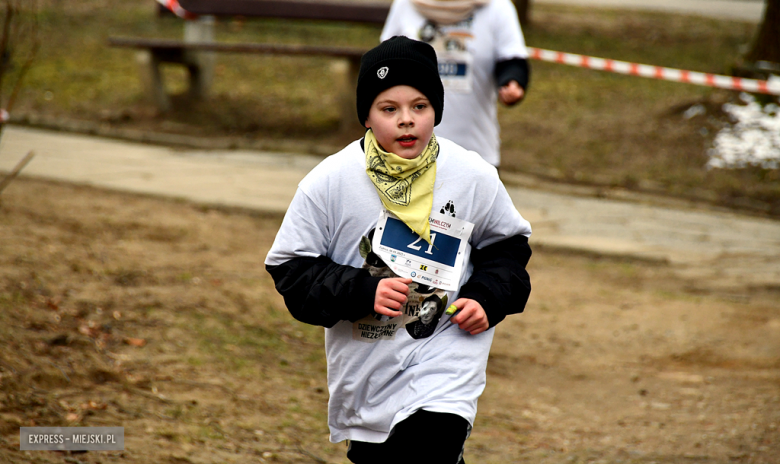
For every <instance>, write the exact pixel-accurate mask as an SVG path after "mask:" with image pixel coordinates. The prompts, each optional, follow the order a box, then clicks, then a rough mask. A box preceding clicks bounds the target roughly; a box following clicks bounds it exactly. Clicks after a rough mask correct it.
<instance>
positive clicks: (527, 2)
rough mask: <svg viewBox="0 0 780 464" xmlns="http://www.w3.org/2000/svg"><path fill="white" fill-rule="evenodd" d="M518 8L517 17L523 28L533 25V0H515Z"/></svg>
mask: <svg viewBox="0 0 780 464" xmlns="http://www.w3.org/2000/svg"><path fill="white" fill-rule="evenodd" d="M514 3H515V8H516V9H517V17H518V18H520V25H521V26H522V27H523V29H529V28H530V27H531V0H514Z"/></svg>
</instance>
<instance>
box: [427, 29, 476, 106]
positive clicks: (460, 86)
mask: <svg viewBox="0 0 780 464" xmlns="http://www.w3.org/2000/svg"><path fill="white" fill-rule="evenodd" d="M472 23H473V21H472V19H471V18H469V19H467V20H464V21H461V22H459V23H456V24H452V25H447V26H442V25H437V24H435V23H433V22H431V21H428V22H426V23H425V24H424V25H423V27H422V28H420V31H419V38H420V40H421V41H423V42H427V43H429V44H431V46H432V47H433V48H434V50H436V58H437V59H438V61H439V77H441V81H442V83H443V84H444V92H445V94H446V92H455V93H470V92H471V88H472V80H473V74H472V64H473V62H474V58H473V56H472V54H471V52H470V51H469V48H468V44H469V41H471V40H472V39H473V38H474V34H473V33H472Z"/></svg>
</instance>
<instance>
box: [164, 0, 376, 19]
mask: <svg viewBox="0 0 780 464" xmlns="http://www.w3.org/2000/svg"><path fill="white" fill-rule="evenodd" d="M179 5H181V7H182V8H184V9H185V10H187V11H188V12H190V13H193V14H196V15H213V16H247V17H258V18H285V19H324V20H330V21H349V22H360V23H374V24H384V22H385V19H386V18H387V14H388V12H389V11H390V3H389V2H388V3H376V2H373V3H368V2H360V1H351V2H345V1H341V2H333V1H323V2H314V1H300V0H179Z"/></svg>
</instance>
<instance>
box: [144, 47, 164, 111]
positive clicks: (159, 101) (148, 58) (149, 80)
mask: <svg viewBox="0 0 780 464" xmlns="http://www.w3.org/2000/svg"><path fill="white" fill-rule="evenodd" d="M136 63H137V64H138V68H139V71H140V74H141V84H142V85H143V87H144V92H145V94H146V96H147V98H148V99H149V100H151V102H152V103H153V104H154V105H155V106H156V107H157V109H158V110H159V111H160V112H163V113H164V112H167V111H170V109H171V100H170V98H168V94H167V93H166V92H165V85H164V84H163V80H162V75H161V73H160V60H159V59H158V58H157V57H156V56H155V55H154V54H153V53H152V52H151V51H149V50H146V51H142V52H138V53H137V54H136Z"/></svg>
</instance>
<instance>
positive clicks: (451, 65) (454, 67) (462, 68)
mask: <svg viewBox="0 0 780 464" xmlns="http://www.w3.org/2000/svg"><path fill="white" fill-rule="evenodd" d="M436 58H437V60H438V61H439V77H441V82H442V84H443V85H444V91H445V92H455V93H471V81H472V79H473V71H472V62H473V60H472V56H471V53H469V52H468V51H441V50H437V51H436Z"/></svg>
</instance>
